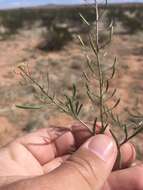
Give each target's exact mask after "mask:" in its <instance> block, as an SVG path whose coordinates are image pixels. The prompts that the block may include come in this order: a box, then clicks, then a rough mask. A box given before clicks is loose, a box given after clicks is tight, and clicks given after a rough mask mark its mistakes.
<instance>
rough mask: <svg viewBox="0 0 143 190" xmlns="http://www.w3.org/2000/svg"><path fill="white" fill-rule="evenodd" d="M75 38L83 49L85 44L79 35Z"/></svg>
mask: <svg viewBox="0 0 143 190" xmlns="http://www.w3.org/2000/svg"><path fill="white" fill-rule="evenodd" d="M77 38H78V39H79V41H80V43H81V45H82V46H83V47H85V44H84V42H83V40H82V38H81V36H80V35H77Z"/></svg>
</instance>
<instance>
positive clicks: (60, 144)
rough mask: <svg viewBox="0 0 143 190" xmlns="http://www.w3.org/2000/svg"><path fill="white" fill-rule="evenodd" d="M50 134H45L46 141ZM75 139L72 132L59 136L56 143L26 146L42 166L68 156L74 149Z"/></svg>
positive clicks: (49, 142)
mask: <svg viewBox="0 0 143 190" xmlns="http://www.w3.org/2000/svg"><path fill="white" fill-rule="evenodd" d="M46 135H47V137H48V136H49V133H44V136H45V137H44V138H45V139H46ZM74 144H75V141H74V137H73V135H72V133H71V132H69V131H68V132H65V133H63V134H62V135H59V136H58V137H57V138H56V139H55V140H54V141H45V142H44V144H43V143H42V144H40V143H39V144H37V143H36V144H35V143H28V144H25V146H26V147H27V149H28V150H29V151H30V152H31V153H32V154H33V156H34V157H36V159H37V160H38V161H39V162H40V164H41V165H44V164H46V163H47V162H49V161H51V160H53V159H54V158H56V157H59V156H62V155H64V154H67V153H68V152H69V151H70V150H72V149H73V148H74Z"/></svg>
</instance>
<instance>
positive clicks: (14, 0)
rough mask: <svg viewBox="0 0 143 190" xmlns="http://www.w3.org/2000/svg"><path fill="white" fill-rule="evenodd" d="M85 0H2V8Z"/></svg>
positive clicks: (117, 0)
mask: <svg viewBox="0 0 143 190" xmlns="http://www.w3.org/2000/svg"><path fill="white" fill-rule="evenodd" d="M84 2H85V1H84V0H71V1H70V3H69V1H68V0H30V1H27V0H0V9H9V8H22V7H33V6H44V5H50V4H53V5H72V4H79V5H80V4H83V3H84ZM88 2H89V3H93V2H94V1H93V0H89V1H88ZM98 2H99V3H104V2H105V0H99V1H98ZM108 2H109V3H143V0H136V1H135V0H108Z"/></svg>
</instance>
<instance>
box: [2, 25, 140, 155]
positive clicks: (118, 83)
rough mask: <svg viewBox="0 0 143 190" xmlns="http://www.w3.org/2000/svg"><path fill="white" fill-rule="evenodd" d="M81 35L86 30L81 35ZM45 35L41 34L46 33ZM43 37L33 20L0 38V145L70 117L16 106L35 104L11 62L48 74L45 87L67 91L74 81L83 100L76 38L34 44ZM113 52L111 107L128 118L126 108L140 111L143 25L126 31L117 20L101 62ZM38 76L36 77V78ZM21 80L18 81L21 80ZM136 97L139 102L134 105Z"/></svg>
mask: <svg viewBox="0 0 143 190" xmlns="http://www.w3.org/2000/svg"><path fill="white" fill-rule="evenodd" d="M84 35H86V34H84ZM48 37H49V38H50V36H48V35H47V38H48ZM43 40H44V27H41V26H40V25H39V24H38V23H34V24H33V25H32V26H31V27H30V28H27V27H23V28H21V29H19V30H18V32H17V33H16V34H14V35H10V36H7V37H5V38H1V40H0V146H4V145H6V144H7V143H9V142H10V141H12V140H13V139H15V138H16V137H18V136H20V135H23V134H25V133H28V132H30V131H33V130H36V129H37V128H41V127H48V126H50V125H56V126H70V125H72V124H73V123H75V121H74V120H73V119H72V118H71V117H70V116H67V115H65V114H63V113H61V112H59V111H58V110H57V109H56V108H52V109H49V105H47V106H46V108H43V109H41V110H21V109H18V108H17V107H16V105H17V104H18V105H20V104H25V103H27V104H28V103H31V104H34V103H37V99H36V98H35V97H34V95H33V93H34V92H35V91H34V88H33V87H32V86H31V85H30V84H29V83H28V84H23V83H24V81H23V78H21V76H20V75H19V71H18V70H17V66H18V65H19V64H23V63H26V64H28V65H29V68H30V70H31V72H33V75H34V76H35V77H36V78H38V77H40V74H41V73H46V72H48V73H49V77H50V81H51V88H52V89H54V91H55V92H56V93H57V94H59V95H61V96H62V94H63V93H64V92H65V91H68V92H70V90H71V86H72V83H79V92H80V96H81V99H82V100H83V101H84V102H86V98H84V95H83V88H84V87H83V85H82V83H81V70H82V65H83V64H84V62H85V57H84V52H83V49H82V48H81V45H80V43H79V42H78V40H77V39H76V35H73V39H72V40H70V41H69V42H68V43H67V44H65V45H64V46H63V47H62V48H61V49H60V50H52V51H48V50H47V51H43V50H41V49H39V48H38V47H39V44H40V43H43ZM114 56H117V60H118V61H117V63H118V64H117V72H116V77H115V78H114V81H113V82H112V84H111V85H112V86H113V87H116V88H117V89H118V95H119V96H120V97H121V102H120V105H119V106H118V108H117V110H118V113H119V114H120V116H121V117H122V118H123V119H124V120H126V121H129V120H130V117H129V116H128V115H127V107H128V108H129V109H130V110H131V111H133V112H134V111H136V110H138V111H139V112H140V113H143V106H142V105H143V97H142V93H143V30H140V31H138V32H136V33H134V34H130V33H129V32H128V31H126V30H125V28H124V27H123V26H120V23H117V25H116V29H115V34H114V37H113V40H112V43H111V45H110V46H109V47H108V58H107V59H106V63H105V64H107V65H108V64H109V63H112V62H113V58H114ZM38 80H39V79H38ZM21 83H22V84H21ZM137 100H138V102H139V104H138V105H137V104H136V101H137ZM89 110H90V107H89V106H88V104H86V109H85V112H84V114H83V116H84V117H85V120H88V121H90V119H91V115H96V112H95V113H92V114H91V115H89V114H88V113H89ZM133 143H134V144H135V146H137V150H138V152H139V156H141V155H142V152H143V133H141V134H139V135H138V137H136V138H135V139H134V140H133Z"/></svg>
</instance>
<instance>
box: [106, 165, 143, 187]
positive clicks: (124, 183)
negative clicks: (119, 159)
mask: <svg viewBox="0 0 143 190" xmlns="http://www.w3.org/2000/svg"><path fill="white" fill-rule="evenodd" d="M121 189H123V190H143V164H142V165H139V166H136V167H132V168H128V169H124V170H120V171H115V172H113V173H112V174H111V176H110V177H109V179H108V182H107V183H106V184H105V186H104V188H103V190H121Z"/></svg>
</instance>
